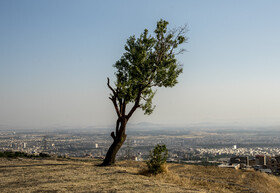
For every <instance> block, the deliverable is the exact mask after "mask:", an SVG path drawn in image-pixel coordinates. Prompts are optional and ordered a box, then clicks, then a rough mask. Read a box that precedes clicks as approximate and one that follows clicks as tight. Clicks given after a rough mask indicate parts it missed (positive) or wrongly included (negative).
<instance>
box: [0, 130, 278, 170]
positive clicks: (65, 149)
mask: <svg viewBox="0 0 280 193" xmlns="http://www.w3.org/2000/svg"><path fill="white" fill-rule="evenodd" d="M110 132H111V129H108V128H106V129H96V128H95V129H51V130H11V129H1V130H0V151H9V150H11V151H21V152H26V153H29V154H39V153H41V152H44V153H48V154H50V155H55V156H62V157H89V158H97V159H102V158H104V156H105V155H106V152H107V150H108V148H109V146H110V145H111V143H112V141H113V140H112V138H111V137H110ZM127 135H128V137H127V140H126V142H125V144H124V145H123V146H122V148H121V150H120V151H119V153H118V155H117V159H119V160H122V159H133V160H136V161H142V160H146V159H147V158H148V156H149V152H150V150H152V149H153V148H154V147H155V145H156V144H165V145H166V146H167V148H168V153H169V158H168V161H169V162H181V163H184V162H185V163H201V162H208V163H212V164H217V165H218V164H221V163H225V162H227V163H230V160H231V162H234V164H238V163H236V162H237V161H236V160H235V161H232V160H233V158H236V157H239V158H240V157H241V160H242V159H243V158H244V159H245V158H246V161H245V162H246V163H245V162H244V160H243V161H240V162H242V163H245V164H247V165H249V161H248V160H251V162H252V163H253V161H252V160H256V158H258V157H260V156H261V157H264V156H265V158H266V159H267V161H266V163H270V162H271V160H273V159H274V158H275V159H276V161H277V159H278V157H279V155H280V127H279V128H277V127H273V128H238V127H233V128H231V127H219V128H207V127H203V128H201V127H193V128H156V127H151V128H149V127H143V128H128V132H127ZM279 158H280V157H279ZM262 159H263V158H262ZM239 160H240V159H239ZM247 162H248V163H247ZM278 164H280V160H279V163H278ZM258 165H260V164H258ZM276 165H277V164H276ZM277 167H278V166H275V168H276V169H274V170H275V171H277V170H278V168H277Z"/></svg>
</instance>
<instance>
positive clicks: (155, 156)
mask: <svg viewBox="0 0 280 193" xmlns="http://www.w3.org/2000/svg"><path fill="white" fill-rule="evenodd" d="M167 156H168V150H167V148H166V146H165V145H159V144H157V146H156V147H155V148H154V150H153V151H151V152H150V158H149V160H148V161H147V162H146V163H147V166H148V170H149V172H150V173H152V174H159V173H162V172H164V170H165V168H164V167H163V166H164V164H165V163H166V159H167Z"/></svg>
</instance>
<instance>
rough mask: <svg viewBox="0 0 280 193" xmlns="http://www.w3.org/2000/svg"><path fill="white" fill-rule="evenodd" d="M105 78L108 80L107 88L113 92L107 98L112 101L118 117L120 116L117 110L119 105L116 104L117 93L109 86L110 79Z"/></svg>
mask: <svg viewBox="0 0 280 193" xmlns="http://www.w3.org/2000/svg"><path fill="white" fill-rule="evenodd" d="M107 80H108V82H107V85H108V87H109V89H110V90H111V91H112V92H113V95H111V97H109V99H110V100H111V101H112V102H113V104H114V107H115V110H116V113H117V115H118V117H121V113H120V110H119V107H118V104H117V98H118V94H117V92H116V91H115V90H114V89H113V88H112V87H111V86H110V79H109V78H107Z"/></svg>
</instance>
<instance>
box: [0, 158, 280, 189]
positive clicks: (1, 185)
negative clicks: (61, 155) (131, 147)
mask: <svg viewBox="0 0 280 193" xmlns="http://www.w3.org/2000/svg"><path fill="white" fill-rule="evenodd" d="M98 163H99V162H98V161H93V160H90V161H88V160H82V161H79V160H61V161H59V160H31V159H22V160H18V159H15V160H7V159H2V160H0V192H1V193H2V192H3V193H4V192H23V193H24V192H96V193H97V192H98V193H101V192H111V193H113V192H199V193H201V192H273V193H274V192H275V193H276V192H279V190H280V180H279V178H277V177H275V176H269V175H267V174H263V173H259V172H253V171H251V172H242V171H236V170H231V169H223V168H217V167H203V166H190V165H182V164H168V170H166V173H163V174H159V175H157V176H145V175H141V174H140V172H139V171H143V170H145V168H146V165H145V163H143V162H135V161H122V162H118V163H117V164H116V165H115V166H114V167H98V166H96V165H97V164H98Z"/></svg>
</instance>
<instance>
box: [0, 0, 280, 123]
mask: <svg viewBox="0 0 280 193" xmlns="http://www.w3.org/2000/svg"><path fill="white" fill-rule="evenodd" d="M279 7H280V2H279V1H277V0H275V1H272V0H266V1H258V0H251V1H250V0H246V1H244V0H228V1H224V0H220V1H218V0H213V1H208V0H205V1H200V0H192V1H190V0H189V1H188V0H182V1H179V0H174V1H169V0H166V1H163V0H153V1H151V0H141V1H133V0H120V1H113V0H111V1H109V0H108V1H105V0H102V1H101V0H100V1H97V0H96V1H94V0H92V1H86V0H82V1H70V0H48V1H47V0H45V1H43V0H42V1H37V0H25V1H21V0H18V1H17V0H10V1H9V0H0V125H6V126H19V127H38V128H39V127H52V126H70V127H87V126H105V125H111V124H113V123H114V122H115V119H116V115H115V113H114V109H113V106H112V104H111V101H110V100H109V99H108V96H109V89H108V88H107V87H106V78H107V77H110V78H111V79H112V80H114V71H115V69H114V68H113V67H112V65H113V64H114V63H115V62H116V61H117V60H118V59H119V58H120V57H121V55H122V53H123V52H124V44H125V42H126V39H127V38H128V37H129V36H131V35H134V34H135V35H136V36H138V35H139V34H140V33H141V32H143V30H144V29H145V28H147V29H149V30H150V32H152V31H153V30H154V28H155V25H156V22H157V21H158V20H159V19H161V18H162V19H165V20H167V21H169V23H170V27H171V28H173V27H176V26H181V25H184V24H187V25H188V28H189V32H188V34H187V36H188V37H189V42H188V43H187V44H185V45H184V47H185V48H186V49H187V50H188V51H187V52H185V53H184V54H183V55H180V56H179V57H178V59H179V61H180V63H182V64H183V65H184V73H183V74H182V75H181V76H180V78H179V84H178V85H176V86H175V87H174V88H168V89H159V90H158V92H157V95H156V97H155V100H154V104H155V105H156V106H157V107H156V110H155V111H154V113H153V114H152V115H151V116H144V115H143V112H142V111H141V110H140V109H139V110H138V112H137V113H136V114H135V115H134V117H133V118H132V122H154V123H161V124H170V125H187V124H192V123H200V122H215V123H226V124H231V123H238V124H253V125H255V124H272V125H273V124H279V125H280V52H279V51H280V35H279V34H280V19H279V18H280V11H279Z"/></svg>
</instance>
